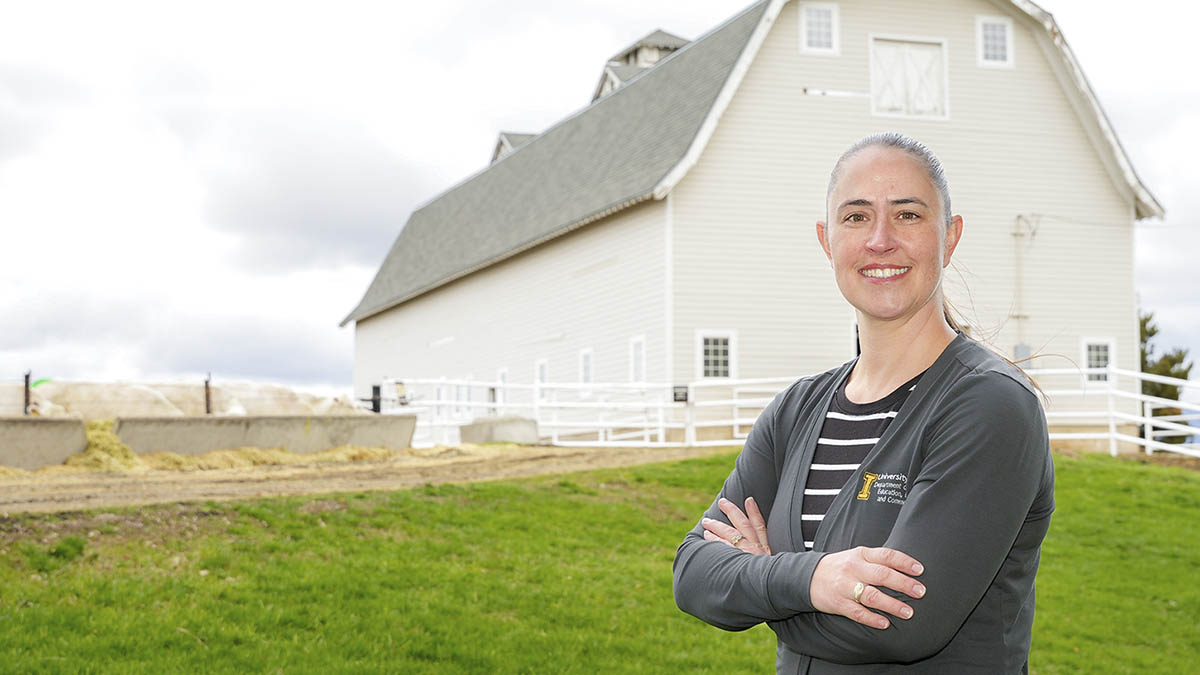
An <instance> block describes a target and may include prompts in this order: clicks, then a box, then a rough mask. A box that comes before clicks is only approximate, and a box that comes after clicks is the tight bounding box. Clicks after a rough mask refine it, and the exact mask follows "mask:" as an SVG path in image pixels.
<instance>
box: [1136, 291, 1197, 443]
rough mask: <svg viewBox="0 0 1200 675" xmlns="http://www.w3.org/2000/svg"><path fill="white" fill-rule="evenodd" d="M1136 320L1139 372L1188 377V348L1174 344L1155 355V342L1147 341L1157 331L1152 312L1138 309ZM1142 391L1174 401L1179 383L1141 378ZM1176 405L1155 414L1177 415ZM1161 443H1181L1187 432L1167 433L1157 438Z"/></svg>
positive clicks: (1156, 333)
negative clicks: (1138, 335) (1139, 333)
mask: <svg viewBox="0 0 1200 675" xmlns="http://www.w3.org/2000/svg"><path fill="white" fill-rule="evenodd" d="M1138 323H1139V324H1140V325H1141V331H1140V332H1141V343H1142V372H1143V373H1150V374H1152V375H1163V376H1166V377H1177V378H1179V379H1181V380H1186V379H1188V375H1190V374H1191V372H1192V366H1193V365H1194V364H1192V363H1189V362H1188V361H1187V350H1186V349H1181V348H1179V347H1176V348H1175V349H1172V350H1171V351H1169V352H1165V353H1164V354H1162V355H1161V356H1159V357H1158V358H1155V357H1154V346H1153V345H1151V344H1150V340H1151V339H1152V338H1153V337H1154V336H1155V335H1158V326H1156V325H1155V324H1154V312H1146V313H1145V314H1142V313H1141V312H1138ZM1142 393H1143V394H1146V395H1148V396H1157V397H1159V398H1169V399H1171V400H1173V401H1178V400H1179V387H1177V386H1175V385H1172V384H1160V383H1158V382H1148V381H1146V380H1143V381H1142ZM1182 412H1183V411H1181V410H1180V409H1179V408H1156V409H1155V410H1154V415H1155V416H1156V417H1157V416H1160V415H1179V414H1182ZM1159 440H1161V441H1162V442H1164V443H1183V442H1185V441H1187V440H1188V438H1187V437H1186V436H1166V437H1164V438H1161V439H1159Z"/></svg>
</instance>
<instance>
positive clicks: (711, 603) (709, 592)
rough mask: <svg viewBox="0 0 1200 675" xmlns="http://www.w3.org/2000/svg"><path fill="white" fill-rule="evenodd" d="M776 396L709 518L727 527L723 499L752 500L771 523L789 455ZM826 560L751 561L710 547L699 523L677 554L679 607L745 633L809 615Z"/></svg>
mask: <svg viewBox="0 0 1200 675" xmlns="http://www.w3.org/2000/svg"><path fill="white" fill-rule="evenodd" d="M782 397H783V394H780V396H777V397H776V398H775V399H774V400H773V401H772V402H771V403H770V404H768V406H767V407H766V408H765V409H764V410H763V412H762V414H760V415H759V417H758V420H757V421H756V422H755V423H754V427H753V428H752V429H751V431H750V434H749V436H748V437H747V438H746V444H745V446H744V447H743V448H742V452H741V453H740V454H739V455H738V458H737V463H736V464H735V467H734V470H733V472H732V473H731V474H730V475H729V477H728V478H726V479H725V485H724V486H723V488H722V489H721V492H720V494H718V495H717V499H715V500H713V503H712V505H711V506H709V508H708V510H707V511H706V512H705V513H704V516H705V517H707V518H713V519H716V520H720V521H723V522H725V523H728V522H729V519H728V518H726V517H725V514H724V513H722V512H721V510H720V508H718V507H717V500H719V499H720V498H721V497H725V498H726V499H729V500H730V501H731V502H733V503H734V504H737V505H738V507H739V508H742V509H743V510H745V509H744V503H745V500H746V498H747V497H750V496H753V497H754V500H755V501H756V502H757V503H758V505H759V508H760V509H761V510H762V512H763V517H764V518H767V519H769V518H770V511H771V508H772V506H773V505H774V502H775V493H776V490H777V489H778V487H779V467H778V466H777V463H779V465H780V466H781V465H782V462H783V458H784V454H785V452H784V451H785V449H784V448H783V447H782V445H781V443H782V441H781V440H780V439H779V438H778V437H777V434H776V418H777V416H778V411H779V406H780V399H781V398H782ZM822 555H824V554H821V553H812V552H807V553H804V552H801V553H790V552H789V553H775V554H773V555H770V556H767V555H750V554H748V553H744V552H742V551H739V550H737V549H734V548H732V547H730V546H728V545H727V544H725V543H723V542H719V541H705V540H704V528H703V527H702V526H701V525H700V523H699V522H697V523H696V526H695V527H694V528H693V529H692V530H691V531H690V532H688V533H687V535H686V536H685V537H684V539H683V543H682V544H680V546H679V549H678V550H677V551H676V553H675V563H674V567H673V570H674V587H675V603H676V604H677V605H678V606H679V608H680V609H682V610H683V611H685V612H687V613H688V614H691V615H693V616H695V617H697V618H699V619H701V620H702V621H705V622H707V623H710V624H712V625H714V626H716V627H718V628H723V629H725V630H744V629H746V628H750V627H751V626H754V625H756V624H759V623H762V622H763V621H770V620H776V619H783V618H786V617H789V616H792V615H794V614H796V613H797V612H806V611H812V605H811V603H810V602H809V598H808V587H809V580H810V579H811V578H812V573H813V569H815V568H816V566H817V562H818V561H819V560H820V559H821V556H822Z"/></svg>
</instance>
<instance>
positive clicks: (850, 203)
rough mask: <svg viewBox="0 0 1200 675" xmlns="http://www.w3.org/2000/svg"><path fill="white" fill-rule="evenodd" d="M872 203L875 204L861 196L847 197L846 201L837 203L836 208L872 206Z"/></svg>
mask: <svg viewBox="0 0 1200 675" xmlns="http://www.w3.org/2000/svg"><path fill="white" fill-rule="evenodd" d="M874 205H875V202H872V201H871V200H870V199H863V198H861V197H859V198H858V199H847V200H846V201H844V202H842V203H841V204H839V205H838V210H841V209H844V208H846V207H847V206H874Z"/></svg>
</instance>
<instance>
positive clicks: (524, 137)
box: [500, 131, 537, 150]
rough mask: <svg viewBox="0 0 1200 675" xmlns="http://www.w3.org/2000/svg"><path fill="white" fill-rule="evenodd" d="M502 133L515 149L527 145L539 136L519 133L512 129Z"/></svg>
mask: <svg viewBox="0 0 1200 675" xmlns="http://www.w3.org/2000/svg"><path fill="white" fill-rule="evenodd" d="M500 135H501V136H503V137H504V138H505V139H507V140H508V144H509V145H511V146H512V148H513V150H516V149H517V148H519V147H521V146H522V145H525V144H526V143H528V142H529V141H531V140H533V138H534V137H535V136H537V134H518V133H514V132H512V131H501V132H500Z"/></svg>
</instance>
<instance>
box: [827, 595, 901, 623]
mask: <svg viewBox="0 0 1200 675" xmlns="http://www.w3.org/2000/svg"><path fill="white" fill-rule="evenodd" d="M836 613H837V614H841V615H842V616H844V617H846V618H847V619H850V620H851V621H857V622H858V623H861V624H862V625H864V626H867V627H868V628H878V629H880V630H882V629H884V628H887V627H888V626H889V625H890V624H889V623H888V620H887V617H884V616H880V615H879V614H876V613H875V612H872V611H871V610H869V609H867V606H866V605H864V604H862V603H860V602H855V601H854V598H847V599H845V600H844V601H842V602H840V603H838V605H837V612H836Z"/></svg>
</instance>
